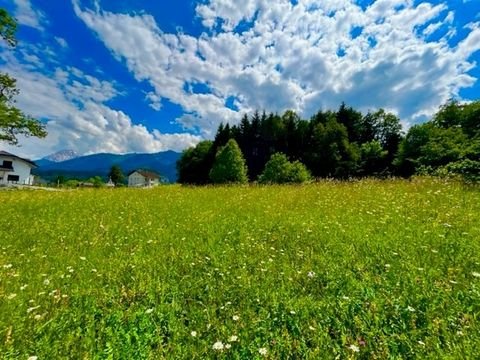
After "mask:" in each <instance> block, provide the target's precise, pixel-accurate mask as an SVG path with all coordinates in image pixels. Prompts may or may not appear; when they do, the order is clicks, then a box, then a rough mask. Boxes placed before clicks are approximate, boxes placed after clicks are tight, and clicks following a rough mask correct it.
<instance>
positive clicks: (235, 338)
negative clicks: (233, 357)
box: [228, 335, 238, 342]
mask: <svg viewBox="0 0 480 360" xmlns="http://www.w3.org/2000/svg"><path fill="white" fill-rule="evenodd" d="M228 341H229V342H235V341H238V336H237V335H232V336H230V338H229V339H228Z"/></svg>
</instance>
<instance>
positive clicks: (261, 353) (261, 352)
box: [258, 348, 268, 356]
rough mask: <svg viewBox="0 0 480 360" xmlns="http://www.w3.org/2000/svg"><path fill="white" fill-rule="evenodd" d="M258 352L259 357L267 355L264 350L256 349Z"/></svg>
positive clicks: (266, 351)
mask: <svg viewBox="0 0 480 360" xmlns="http://www.w3.org/2000/svg"><path fill="white" fill-rule="evenodd" d="M258 352H259V354H260V355H263V356H265V355H267V353H268V350H267V349H266V348H260V349H258Z"/></svg>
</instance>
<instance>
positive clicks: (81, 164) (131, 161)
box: [34, 150, 181, 182]
mask: <svg viewBox="0 0 480 360" xmlns="http://www.w3.org/2000/svg"><path fill="white" fill-rule="evenodd" d="M180 155H181V154H180V153H177V152H174V151H165V152H159V153H154V154H125V155H117V154H93V155H86V156H78V154H76V153H75V152H74V151H71V150H64V151H60V152H58V153H55V154H52V155H49V156H47V157H45V158H43V159H40V160H36V161H35V163H36V164H37V165H38V168H36V169H35V170H34V174H35V175H38V176H40V177H41V178H43V179H45V180H54V179H55V178H56V177H58V176H65V177H66V178H75V179H87V178H90V177H92V176H101V177H103V178H107V176H108V173H109V171H110V168H111V167H112V166H113V165H118V166H120V168H121V169H122V171H123V173H124V174H125V176H127V174H128V173H129V172H131V171H133V170H137V169H145V170H152V171H155V172H156V173H158V174H159V175H160V176H162V177H163V178H165V179H166V180H167V181H168V182H175V181H176V180H177V170H176V162H177V160H178V159H179V158H180ZM62 158H66V159H67V160H61V159H62Z"/></svg>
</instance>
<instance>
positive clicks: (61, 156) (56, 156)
mask: <svg viewBox="0 0 480 360" xmlns="http://www.w3.org/2000/svg"><path fill="white" fill-rule="evenodd" d="M79 156H80V155H79V154H77V153H76V152H75V151H73V150H60V151H57V152H56V153H53V154H50V155H48V156H45V157H44V158H43V159H42V160H48V161H52V162H62V161H67V160H71V159H75V158H77V157H79Z"/></svg>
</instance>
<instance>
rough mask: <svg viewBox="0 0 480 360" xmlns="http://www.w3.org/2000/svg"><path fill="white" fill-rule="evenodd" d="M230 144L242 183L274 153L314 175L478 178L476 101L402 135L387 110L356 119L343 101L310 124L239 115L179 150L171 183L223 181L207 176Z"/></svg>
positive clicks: (452, 105) (448, 107)
mask: <svg viewBox="0 0 480 360" xmlns="http://www.w3.org/2000/svg"><path fill="white" fill-rule="evenodd" d="M230 139H233V140H235V142H236V143H237V144H238V147H239V148H240V150H241V154H240V156H242V157H243V159H244V162H245V167H246V169H245V170H246V175H247V176H248V180H249V181H257V180H260V179H261V177H260V176H261V175H262V172H264V169H265V166H266V164H267V162H269V160H270V159H272V156H273V155H277V161H278V154H281V155H284V156H285V157H286V158H287V159H288V160H290V161H293V162H294V163H296V164H299V163H301V164H303V165H305V167H306V169H308V171H309V173H310V174H311V176H312V177H313V178H334V179H348V178H362V177H380V178H384V177H391V176H401V177H410V176H412V175H415V174H428V175H445V176H447V175H448V176H458V177H461V178H463V179H465V180H468V181H478V180H479V179H480V101H474V102H471V103H467V104H463V103H460V102H458V101H455V100H450V101H449V102H447V103H446V104H444V105H443V106H441V107H440V109H439V110H438V112H437V113H436V114H435V115H434V116H433V117H432V119H431V120H429V121H427V122H425V123H422V124H417V125H414V126H412V127H410V128H409V129H408V131H407V132H406V133H405V132H404V131H402V125H401V122H400V119H399V118H398V117H397V116H396V115H394V114H392V113H389V112H386V111H385V110H383V109H379V110H377V111H374V112H368V113H366V114H362V113H361V112H360V111H358V110H356V109H354V108H352V107H349V106H347V105H346V104H344V103H342V104H341V106H340V107H339V109H338V110H337V111H330V110H328V111H319V112H317V113H316V114H315V115H314V116H312V117H311V119H309V120H305V119H301V118H300V117H299V116H298V115H297V114H296V113H295V112H293V111H286V112H285V113H284V114H283V115H278V114H273V113H270V114H267V113H265V112H263V113H261V114H260V113H259V112H258V111H257V112H255V113H254V114H252V115H251V116H247V115H244V116H243V118H242V119H241V121H240V123H239V124H238V125H233V126H231V125H229V124H221V125H220V126H219V128H218V130H217V133H216V135H215V138H214V140H213V141H208V140H205V141H202V142H200V143H199V144H197V146H196V147H193V148H189V149H186V150H185V151H184V152H183V153H182V156H181V158H180V159H179V161H178V163H177V170H178V175H179V177H178V181H179V182H180V183H183V184H208V183H212V182H222V181H221V180H220V181H217V179H214V178H212V172H211V170H212V168H213V167H214V165H215V162H216V159H217V158H218V155H219V152H220V151H221V150H222V149H224V147H225V145H226V144H227V142H228V141H229V140H230ZM265 170H266V169H265ZM217 178H218V176H217ZM240 178H241V177H240ZM223 182H235V181H223ZM239 182H242V181H239ZM273 182H275V181H273ZM287 182H288V181H287ZM292 182H295V181H294V180H293V181H292Z"/></svg>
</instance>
